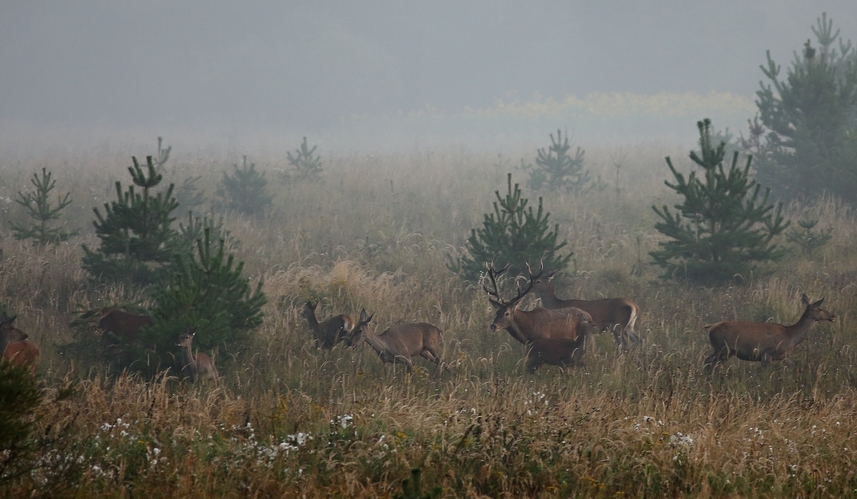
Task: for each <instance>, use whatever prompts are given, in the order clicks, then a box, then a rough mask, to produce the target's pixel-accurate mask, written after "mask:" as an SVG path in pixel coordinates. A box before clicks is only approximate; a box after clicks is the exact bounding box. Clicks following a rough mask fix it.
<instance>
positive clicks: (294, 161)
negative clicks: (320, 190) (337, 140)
mask: <svg viewBox="0 0 857 499" xmlns="http://www.w3.org/2000/svg"><path fill="white" fill-rule="evenodd" d="M317 148H318V146H313V147H312V149H310V148H309V146H308V145H307V141H306V137H304V140H303V142H301V146H300V148H298V149H296V150H295V153H294V154H292V153H290V152H286V157H287V158H288V160H289V164H290V165H292V166H293V167H294V168H295V178H297V179H298V180H318V179H320V178H321V172H322V168H321V157H320V156H319V155H317V154H315V150H316V149H317Z"/></svg>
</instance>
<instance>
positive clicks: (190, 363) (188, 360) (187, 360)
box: [182, 345, 199, 379]
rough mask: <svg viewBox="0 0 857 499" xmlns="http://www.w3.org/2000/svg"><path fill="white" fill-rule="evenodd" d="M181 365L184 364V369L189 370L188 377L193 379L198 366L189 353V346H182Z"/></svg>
mask: <svg viewBox="0 0 857 499" xmlns="http://www.w3.org/2000/svg"><path fill="white" fill-rule="evenodd" d="M182 363H184V367H186V368H187V369H189V370H190V377H191V378H194V379H195V378H196V373H197V371H198V370H199V366H198V365H197V363H196V357H194V355H193V352H192V351H191V345H182Z"/></svg>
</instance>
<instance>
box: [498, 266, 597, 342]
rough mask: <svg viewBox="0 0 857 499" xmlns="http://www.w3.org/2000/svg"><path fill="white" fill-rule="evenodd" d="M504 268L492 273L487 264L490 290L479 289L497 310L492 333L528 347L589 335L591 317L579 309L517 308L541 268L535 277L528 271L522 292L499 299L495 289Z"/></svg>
mask: <svg viewBox="0 0 857 499" xmlns="http://www.w3.org/2000/svg"><path fill="white" fill-rule="evenodd" d="M508 268H509V266H508V265H507V266H506V267H504V268H502V269H500V270H495V269H494V265H493V264H491V265H489V266H488V277H489V278H490V279H491V284H492V285H493V287H494V289H493V290H491V289H488V287H487V286H484V285H483V289H484V290H485V291H486V292H487V293H488V295H489V298H488V301H490V302H491V305H493V306H494V309H495V310H496V311H497V313H496V315H495V316H494V321H493V322H492V323H491V330H492V331H499V330H500V329H506V330H507V331H508V332H509V334H511V335H512V337H513V338H515V339H516V340H518V341H520V342H521V343H524V344H530V343H532V342H534V341H536V340H539V339H543V338H566V339H570V340H578V339H580V338H582V337H584V336H585V335H586V333H588V332H590V329H591V322H592V317H590V316H589V314H588V313H586V312H584V311H583V310H580V309H577V308H572V307H569V308H565V309H559V310H548V309H546V308H542V307H539V308H536V309H534V310H529V311H524V310H520V309H519V308H518V305H519V304H520V302H521V300H522V299H523V298H524V297H525V296H526V295H527V293H529V292H530V289H531V288H532V287H533V282H534V281H535V280H538V279H539V277H540V276H541V273H542V272H543V271H544V269H543V268H542V269H540V270H539V273H538V274H536V275H535V276H534V275H533V274H532V272H530V279H529V282H528V284H527V286H526V287H525V288H524V289H523V290H521V289H520V288H518V295H517V296H516V297H514V298H512V299H511V300H509V301H505V300H502V299H501V298H500V292H499V289H498V287H497V277H498V276H500V275H501V274H502V273H503V272H505V271H506V270H507V269H508Z"/></svg>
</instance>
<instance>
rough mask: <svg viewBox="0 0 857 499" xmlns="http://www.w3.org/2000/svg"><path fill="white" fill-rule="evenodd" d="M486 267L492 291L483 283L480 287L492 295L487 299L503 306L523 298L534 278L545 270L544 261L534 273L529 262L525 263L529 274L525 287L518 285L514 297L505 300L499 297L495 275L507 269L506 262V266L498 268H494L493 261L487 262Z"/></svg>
mask: <svg viewBox="0 0 857 499" xmlns="http://www.w3.org/2000/svg"><path fill="white" fill-rule="evenodd" d="M487 267H488V277H489V278H490V279H491V284H492V285H493V286H494V290H493V291H492V290H490V289H488V287H487V286H485V285H484V284H483V285H482V289H484V290H485V292H486V293H488V294H489V295H491V296H492V298H488V300H490V301H492V302H494V303H497V304H498V305H503V306H510V305H514V304H515V303H518V302H519V301H521V299H522V298H524V297H525V296H527V293H529V292H530V290H531V289H532V288H533V283H535V281H536V279H538V278H540V277H541V276H542V274H543V273H544V271H545V264H544V262H542V263H541V265H540V266H539V271H538V272H537V273H536V275H533V271H532V269H530V264H529V263H528V264H527V273H528V274H529V275H530V278H529V281H528V282H527V285H526V287H525V288H524V289H523V290H522V289H521V287H520V286H519V287H518V294H517V296H515V297H514V298H512V299H511V300H509V301H505V300H503V299H502V298H500V290H499V287H498V286H497V276H499V275H501V274H503V272H506V271H507V270H508V269H509V265H508V264H506V266H505V267H503V268H502V269H500V270H496V269H494V264H493V263H489V264H487Z"/></svg>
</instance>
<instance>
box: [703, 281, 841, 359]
mask: <svg viewBox="0 0 857 499" xmlns="http://www.w3.org/2000/svg"><path fill="white" fill-rule="evenodd" d="M801 301H802V302H803V304H804V305H806V310H804V312H803V315H802V316H801V317H800V320H798V321H797V323H796V324H793V325H791V326H784V325H782V324H773V323H769V322H718V323H717V324H714V325H713V326H710V329H709V330H708V339H709V340H710V341H711V346H712V347H714V353H713V354H711V355H709V356H708V357H707V358H706V359H705V368H706V370H707V371H709V372H711V370H713V369H714V367H715V366H717V364H719V363H721V362H723V361H726V360H728V359H729V358H730V357H732V356H733V355H737V356H738V358H739V359H741V360H749V361H755V362H761V363H762V365H763V366H767V365H768V364H769V363H770V362H771V361H772V360H782V361H785V363H786V364H788V365H790V366H791V365H794V361H793V360H791V359H789V358H786V356H787V355H788V353H789V352H790V351H792V350H793V349H794V348H795V347H796V346H798V345H799V344H800V343H801V342H802V341H803V340H804V338H805V337H806V334H807V333H808V332H809V329H810V328H811V327H812V326H813V325H814V324H815V323H816V322H819V321H831V322H833V321H835V320H836V316H835V315H833V314H832V313H830V312H828V311H827V310H824V309H823V308H821V302H823V301H824V298H822V299H820V300H818V301H817V302H815V303H810V302H809V298H807V297H806V295H802V296H801ZM706 327H709V326H706Z"/></svg>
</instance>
